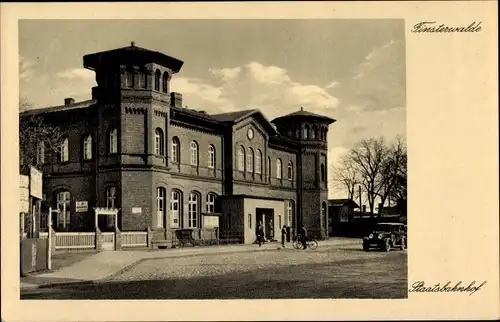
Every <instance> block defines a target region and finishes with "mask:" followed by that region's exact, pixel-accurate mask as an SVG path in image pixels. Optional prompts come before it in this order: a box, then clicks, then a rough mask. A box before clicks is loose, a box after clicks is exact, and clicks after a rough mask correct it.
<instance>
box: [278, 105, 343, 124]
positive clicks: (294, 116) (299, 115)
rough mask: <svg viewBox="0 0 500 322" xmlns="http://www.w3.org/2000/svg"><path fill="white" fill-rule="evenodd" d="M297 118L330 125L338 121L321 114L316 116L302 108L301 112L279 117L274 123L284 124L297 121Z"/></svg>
mask: <svg viewBox="0 0 500 322" xmlns="http://www.w3.org/2000/svg"><path fill="white" fill-rule="evenodd" d="M297 118H315V119H318V120H321V121H324V122H327V123H328V124H330V123H333V122H335V121H336V120H335V119H332V118H330V117H328V116H324V115H320V114H316V113H312V112H308V111H304V108H303V107H301V108H300V110H299V111H297V112H293V113H290V114H287V115H283V116H280V117H277V118H275V119H274V120H273V122H276V121H278V122H283V121H285V120H289V119H297Z"/></svg>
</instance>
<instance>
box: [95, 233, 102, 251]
mask: <svg viewBox="0 0 500 322" xmlns="http://www.w3.org/2000/svg"><path fill="white" fill-rule="evenodd" d="M95 249H96V250H97V251H98V252H100V251H101V250H102V238H101V230H100V229H99V227H96V228H95Z"/></svg>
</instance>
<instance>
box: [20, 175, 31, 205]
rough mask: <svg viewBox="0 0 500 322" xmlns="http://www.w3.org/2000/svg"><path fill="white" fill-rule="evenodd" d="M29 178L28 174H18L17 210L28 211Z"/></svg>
mask: <svg viewBox="0 0 500 322" xmlns="http://www.w3.org/2000/svg"><path fill="white" fill-rule="evenodd" d="M29 186H30V179H29V177H28V176H23V175H21V176H19V212H26V213H27V212H29V211H30V202H29V197H30V191H29Z"/></svg>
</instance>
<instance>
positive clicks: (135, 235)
mask: <svg viewBox="0 0 500 322" xmlns="http://www.w3.org/2000/svg"><path fill="white" fill-rule="evenodd" d="M48 237H49V233H48V232H40V238H42V239H46V238H48ZM114 238H115V236H114V233H102V242H103V243H114ZM54 239H55V248H56V250H62V249H89V248H95V242H96V234H95V233H94V232H85V233H76V232H55V238H54ZM121 246H122V247H126V248H132V247H147V246H148V233H147V232H146V231H127V232H122V233H121Z"/></svg>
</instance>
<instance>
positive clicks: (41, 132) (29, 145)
mask: <svg viewBox="0 0 500 322" xmlns="http://www.w3.org/2000/svg"><path fill="white" fill-rule="evenodd" d="M30 107H31V104H30V103H29V101H28V100H27V99H25V98H23V99H21V100H20V101H19V109H20V111H22V110H27V109H29V108H30ZM62 140H63V136H62V133H61V131H60V130H59V128H58V127H56V126H53V125H50V124H48V123H46V122H45V120H44V119H43V117H41V116H37V115H32V116H29V115H25V116H22V115H20V116H19V147H20V148H19V153H20V155H19V158H20V161H21V162H20V167H21V169H20V170H21V173H27V171H29V168H30V167H31V166H33V167H35V168H38V169H41V167H42V165H43V161H44V160H43V159H44V158H45V155H46V154H47V153H48V152H60V148H61V144H62Z"/></svg>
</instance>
